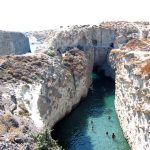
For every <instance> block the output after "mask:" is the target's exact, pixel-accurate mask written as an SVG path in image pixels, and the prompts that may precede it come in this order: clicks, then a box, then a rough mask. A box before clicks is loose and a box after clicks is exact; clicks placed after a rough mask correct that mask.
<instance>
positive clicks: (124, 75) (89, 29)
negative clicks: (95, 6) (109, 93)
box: [0, 22, 150, 150]
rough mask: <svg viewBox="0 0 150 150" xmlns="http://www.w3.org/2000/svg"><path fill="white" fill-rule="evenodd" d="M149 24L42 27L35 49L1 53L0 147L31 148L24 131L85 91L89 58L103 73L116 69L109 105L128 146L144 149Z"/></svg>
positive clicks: (51, 119) (65, 109)
mask: <svg viewBox="0 0 150 150" xmlns="http://www.w3.org/2000/svg"><path fill="white" fill-rule="evenodd" d="M149 26H150V24H149V23H148V22H142V23H141V22H135V23H129V22H106V23H101V24H100V25H97V26H88V25H87V26H73V27H69V28H67V29H60V30H59V31H54V32H52V31H50V32H49V33H47V31H46V33H47V35H48V37H47V38H45V36H44V37H43V34H42V39H41V40H43V39H44V43H43V44H41V45H40V46H39V48H38V50H37V53H35V54H26V55H20V56H19V55H14V56H3V57H2V56H1V57H0V85H1V86H0V134H1V135H2V136H0V149H14V148H15V147H16V149H29V148H30V149H32V148H33V147H34V144H33V143H34V141H33V139H32V138H31V136H30V133H32V132H36V131H37V130H39V129H41V128H43V127H44V126H48V127H49V128H51V127H52V126H53V125H54V124H55V123H56V122H57V121H58V120H60V119H61V118H63V117H64V116H65V115H66V114H67V113H69V112H70V111H71V110H72V108H73V107H75V106H76V105H77V104H78V103H79V101H80V99H81V98H82V97H85V96H86V94H87V92H88V88H89V86H90V83H91V78H90V75H91V72H92V68H93V64H94V65H95V66H98V69H99V70H105V74H106V75H107V76H111V77H114V75H115V73H116V100H115V106H116V111H117V114H118V117H119V120H120V123H121V126H122V128H123V131H124V134H125V136H126V138H127V139H128V141H129V144H130V145H131V147H132V149H137V150H139V149H140V150H141V149H147V150H148V149H149V143H150V141H149V128H150V127H149V125H150V121H149V120H150V116H149V111H150V110H149V99H150V97H149V89H150V88H149V86H150V82H149V73H150V69H149V66H150V65H149V61H150V60H149V57H150V54H149V49H150V47H149V44H150V42H149V40H148V39H146V38H149V37H150V36H149V29H150V27H149ZM8 35H9V34H8ZM21 35H22V34H21ZM32 35H33V34H32ZM36 36H37V35H36ZM8 37H9V36H8ZM8 37H7V38H3V40H5V39H9V38H8ZM143 38H145V39H144V40H142V39H143ZM8 41H9V40H8ZM8 41H5V42H4V46H2V47H7V44H6V46H5V43H7V42H8ZM12 41H15V42H14V43H17V42H19V40H17V42H16V38H15V37H14V39H13V40H12ZM40 42H41V41H40ZM10 43H11V42H10V41H9V42H8V45H9V44H10ZM17 44H18V43H17ZM12 45H13V44H12ZM21 45H22V44H21ZM25 45H26V44H25ZM113 48H120V49H119V50H112V49H113ZM3 51H5V49H3ZM10 51H11V52H12V51H13V52H12V53H15V50H14V49H13V48H12V47H11V48H10ZM19 52H20V51H19ZM42 52H44V53H42ZM110 52H111V53H110ZM109 54H110V57H109ZM54 55H56V56H55V57H54ZM112 66H113V67H112ZM113 68H114V69H113Z"/></svg>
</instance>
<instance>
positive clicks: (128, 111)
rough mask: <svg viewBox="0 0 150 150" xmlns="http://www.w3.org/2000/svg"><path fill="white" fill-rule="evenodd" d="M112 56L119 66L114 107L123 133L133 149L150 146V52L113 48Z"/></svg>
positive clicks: (111, 58)
mask: <svg viewBox="0 0 150 150" xmlns="http://www.w3.org/2000/svg"><path fill="white" fill-rule="evenodd" d="M131 49H132V48H131ZM138 49H139V48H138ZM117 58H119V59H118V61H117V62H115V63H114V61H116V60H117ZM110 60H111V62H112V64H113V66H114V67H115V69H116V78H115V82H116V91H115V108H116V111H117V115H118V118H119V120H120V124H121V127H122V129H123V132H124V135H125V137H126V138H127V140H128V142H129V144H130V146H131V148H132V149H133V150H149V149H150V138H149V137H150V132H148V130H149V121H150V103H149V100H150V99H149V96H147V95H149V93H150V53H149V52H148V51H143V50H142V49H141V50H136V51H135V50H132V51H131V50H128V51H127V50H125V51H121V50H112V52H111V53H110ZM122 60H124V61H122ZM135 72H136V73H137V74H138V75H137V74H135Z"/></svg>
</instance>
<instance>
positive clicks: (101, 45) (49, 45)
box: [29, 21, 150, 78]
mask: <svg viewBox="0 0 150 150" xmlns="http://www.w3.org/2000/svg"><path fill="white" fill-rule="evenodd" d="M149 29H150V23H149V22H127V21H120V22H103V23H101V24H99V25H84V26H71V27H67V28H60V29H59V30H53V31H52V30H49V32H48V31H46V35H47V37H44V38H43V43H42V44H40V45H39V46H38V47H37V50H36V51H37V52H45V51H51V50H52V51H53V50H58V51H60V52H61V53H63V52H65V51H67V50H69V49H70V48H72V47H78V48H80V49H83V50H85V51H86V48H87V47H93V48H94V65H95V66H97V68H98V71H99V72H100V71H102V70H104V72H105V75H106V76H110V77H112V78H115V72H114V70H113V69H112V68H111V67H110V66H111V65H110V62H109V58H108V57H109V52H110V50H111V49H113V48H121V47H123V46H124V45H125V44H126V43H127V42H128V41H129V40H131V39H141V38H148V37H149V35H150V33H149ZM43 32H44V31H43ZM30 35H31V36H30ZM34 35H35V36H34ZM40 35H41V31H40V32H39V36H40ZM33 36H34V37H35V38H37V39H38V32H35V34H34V33H32V34H30V33H29V38H30V37H32V38H33Z"/></svg>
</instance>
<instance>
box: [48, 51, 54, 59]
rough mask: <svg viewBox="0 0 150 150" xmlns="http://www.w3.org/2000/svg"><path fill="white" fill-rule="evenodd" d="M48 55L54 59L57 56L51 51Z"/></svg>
mask: <svg viewBox="0 0 150 150" xmlns="http://www.w3.org/2000/svg"><path fill="white" fill-rule="evenodd" d="M47 55H49V56H51V57H54V56H55V51H53V50H51V51H48V52H47Z"/></svg>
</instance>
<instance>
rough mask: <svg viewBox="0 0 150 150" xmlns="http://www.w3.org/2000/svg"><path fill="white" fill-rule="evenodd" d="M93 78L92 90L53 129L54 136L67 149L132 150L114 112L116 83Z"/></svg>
mask: <svg viewBox="0 0 150 150" xmlns="http://www.w3.org/2000/svg"><path fill="white" fill-rule="evenodd" d="M92 78H93V90H90V91H89V93H88V96H87V97H86V99H85V100H83V101H81V103H80V105H79V106H78V107H77V108H76V109H74V110H73V111H72V112H71V113H70V114H69V115H68V116H66V117H65V118H64V119H63V120H62V121H60V122H59V123H57V124H56V125H55V126H54V130H53V132H52V137H53V138H54V139H55V140H57V141H58V143H59V145H61V146H63V148H64V149H65V150H130V148H129V145H128V143H127V141H126V140H125V138H124V135H123V132H122V130H121V127H120V125H119V121H118V118H117V115H116V112H115V107H114V98H115V84H114V81H113V80H111V79H110V78H107V77H105V76H104V75H103V74H101V75H97V74H95V73H93V74H92ZM113 133H114V135H115V137H112V136H113Z"/></svg>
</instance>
